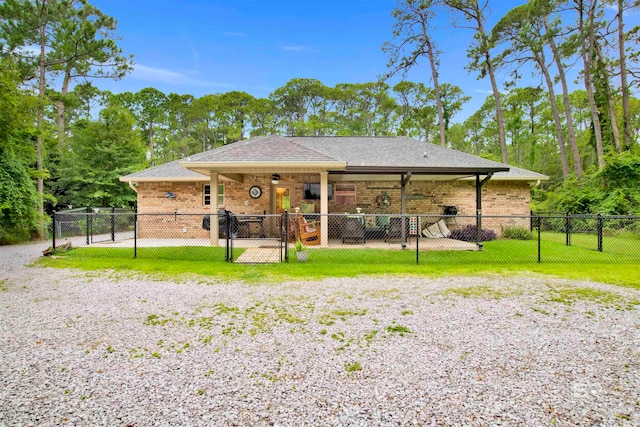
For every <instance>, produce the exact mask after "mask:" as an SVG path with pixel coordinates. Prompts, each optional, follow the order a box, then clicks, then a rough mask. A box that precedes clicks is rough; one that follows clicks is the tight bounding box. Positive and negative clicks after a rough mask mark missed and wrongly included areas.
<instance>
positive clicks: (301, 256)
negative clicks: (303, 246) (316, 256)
mask: <svg viewBox="0 0 640 427" xmlns="http://www.w3.org/2000/svg"><path fill="white" fill-rule="evenodd" d="M296 256H297V257H298V262H307V252H296Z"/></svg>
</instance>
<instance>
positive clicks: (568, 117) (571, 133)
mask: <svg viewBox="0 0 640 427" xmlns="http://www.w3.org/2000/svg"><path fill="white" fill-rule="evenodd" d="M544 26H545V30H546V33H547V34H549V22H548V19H547V17H546V16H545V19H544ZM549 47H550V48H551V52H552V53H553V61H554V62H555V64H556V68H557V69H558V77H559V79H560V83H561V86H562V104H563V106H564V118H565V123H566V125H567V137H568V139H569V146H570V147H571V156H572V157H573V170H574V172H575V174H576V178H577V179H578V180H580V179H582V157H580V150H579V149H578V142H577V140H576V130H575V127H574V125H573V113H572V111H571V110H572V108H571V102H570V101H569V87H568V85H567V78H566V75H565V72H564V64H563V63H562V59H561V58H560V52H559V50H558V46H556V42H555V40H553V37H549Z"/></svg>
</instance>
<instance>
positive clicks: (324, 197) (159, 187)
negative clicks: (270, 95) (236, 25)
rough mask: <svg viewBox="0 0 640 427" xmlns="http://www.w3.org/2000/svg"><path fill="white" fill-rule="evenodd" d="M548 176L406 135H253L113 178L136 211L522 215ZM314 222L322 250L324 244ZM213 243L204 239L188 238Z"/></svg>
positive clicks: (212, 233) (324, 219)
mask: <svg viewBox="0 0 640 427" xmlns="http://www.w3.org/2000/svg"><path fill="white" fill-rule="evenodd" d="M547 179H548V177H547V176H545V175H541V174H539V173H536V172H532V171H528V170H524V169H520V168H515V167H511V166H508V165H504V164H502V163H497V162H494V161H491V160H487V159H483V158H480V157H477V156H473V155H471V154H467V153H463V152H460V151H456V150H452V149H448V148H443V147H441V146H438V145H434V144H430V143H427V142H422V141H418V140H415V139H412V138H408V137H281V136H275V135H273V136H258V137H253V138H250V139H247V140H243V141H239V142H236V143H233V144H229V145H225V146H222V147H219V148H215V149H213V150H209V151H206V152H202V153H199V154H195V155H192V156H190V157H188V158H184V159H182V160H178V161H174V162H171V163H167V164H163V165H161V166H158V167H154V168H150V169H146V170H143V171H140V172H136V173H132V174H129V175H126V176H123V177H121V178H120V180H121V181H123V182H127V183H129V186H130V187H131V188H132V189H133V190H134V191H136V192H137V195H138V206H137V207H138V212H139V213H174V212H180V213H203V214H204V213H216V212H217V210H218V209H220V208H225V209H227V210H230V211H232V212H234V213H238V214H264V213H267V214H275V213H280V212H282V211H283V210H285V209H287V210H293V209H294V208H300V209H301V210H302V212H306V213H313V212H315V213H320V214H331V213H345V212H347V213H355V212H356V210H357V208H360V211H361V212H363V213H365V214H366V213H368V214H399V213H407V214H423V215H427V214H442V213H443V210H444V209H445V208H446V207H447V206H456V207H457V211H458V213H459V214H460V215H476V213H477V212H478V211H480V212H482V214H483V215H528V214H529V210H530V201H531V197H530V190H531V187H532V186H534V185H537V184H538V183H539V182H540V181H541V180H547ZM328 221H329V218H328V217H327V216H326V215H322V216H321V233H322V234H321V242H322V244H323V245H326V242H328V238H329V235H328V233H329V231H328V230H329V227H328V225H329V224H328ZM193 232H194V233H198V232H199V233H201V234H202V233H205V232H206V234H207V235H208V236H210V237H211V241H212V244H215V243H217V236H218V230H217V223H215V221H214V222H212V226H211V231H206V230H198V231H196V230H194V231H193Z"/></svg>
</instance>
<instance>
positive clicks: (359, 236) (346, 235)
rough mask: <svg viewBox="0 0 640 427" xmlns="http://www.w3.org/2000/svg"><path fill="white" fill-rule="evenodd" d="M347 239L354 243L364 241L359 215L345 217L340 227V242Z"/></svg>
mask: <svg viewBox="0 0 640 427" xmlns="http://www.w3.org/2000/svg"><path fill="white" fill-rule="evenodd" d="M347 240H348V241H351V242H355V243H365V241H366V240H365V237H364V226H363V224H362V219H361V218H360V217H358V218H349V217H347V218H345V221H344V225H343V227H342V243H345V242H346V241H347Z"/></svg>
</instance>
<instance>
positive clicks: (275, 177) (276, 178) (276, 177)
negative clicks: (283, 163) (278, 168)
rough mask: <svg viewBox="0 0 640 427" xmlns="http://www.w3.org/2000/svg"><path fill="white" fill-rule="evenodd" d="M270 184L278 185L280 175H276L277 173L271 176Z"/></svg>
mask: <svg viewBox="0 0 640 427" xmlns="http://www.w3.org/2000/svg"><path fill="white" fill-rule="evenodd" d="M271 183H272V184H273V185H278V184H279V183H280V175H278V174H277V173H274V174H273V175H271Z"/></svg>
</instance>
